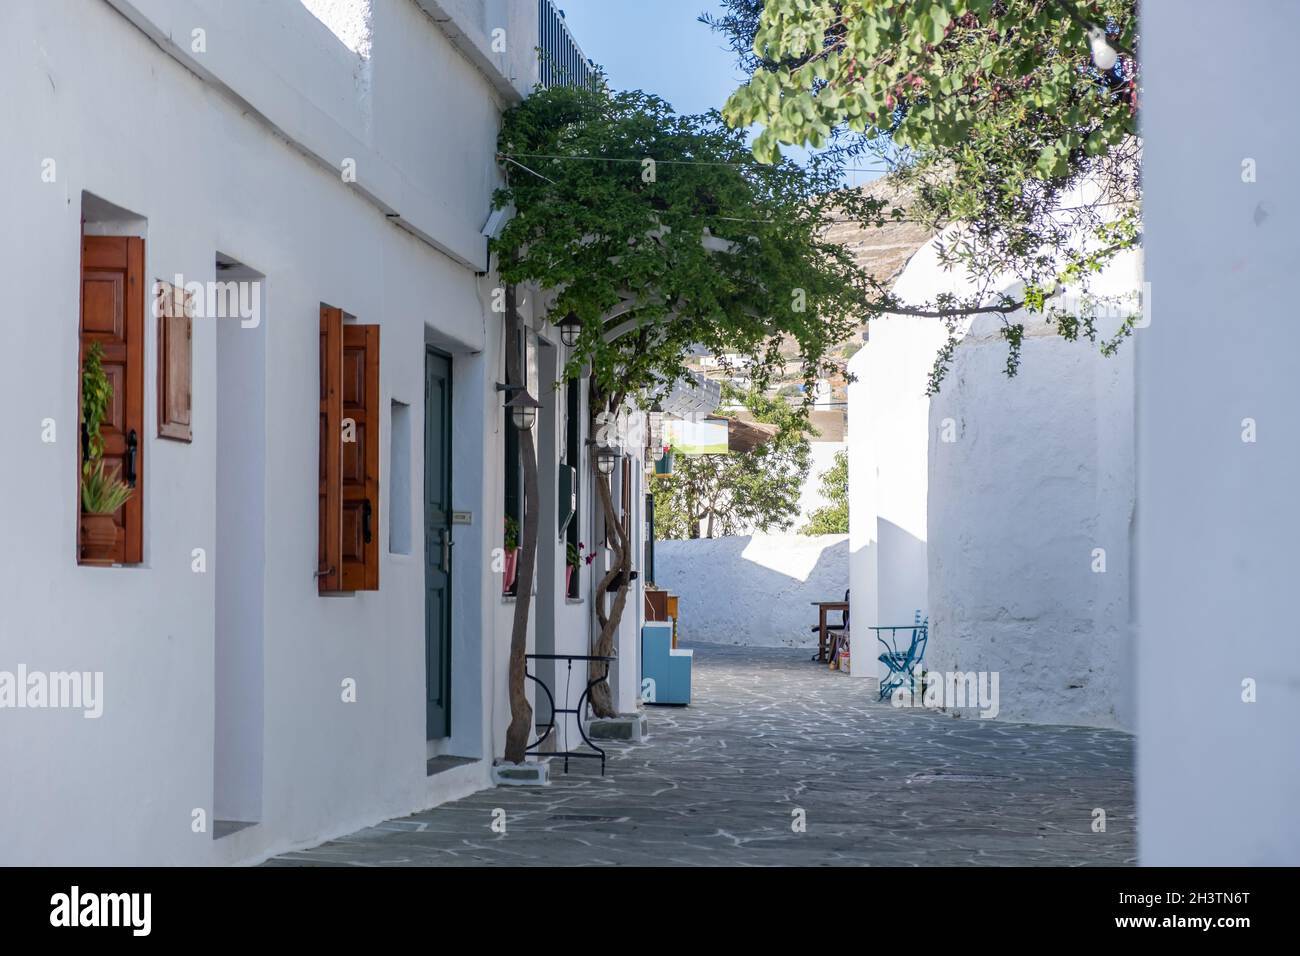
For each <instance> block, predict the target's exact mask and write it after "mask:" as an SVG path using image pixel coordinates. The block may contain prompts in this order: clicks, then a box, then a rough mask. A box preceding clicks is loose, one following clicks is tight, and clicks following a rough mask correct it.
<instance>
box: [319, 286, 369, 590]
mask: <svg viewBox="0 0 1300 956" xmlns="http://www.w3.org/2000/svg"><path fill="white" fill-rule="evenodd" d="M343 319H344V313H343V312H342V310H340V309H335V308H331V307H330V306H324V305H323V306H321V339H320V340H321V362H320V374H321V399H320V400H321V413H320V430H321V431H320V448H321V452H320V493H319V498H320V546H319V549H318V550H319V553H318V560H319V568H318V572H319V574H318V577H319V581H320V590H321V591H322V592H325V591H373V590H378V588H379V421H380V412H379V326H377V325H345V324H344V322H343Z"/></svg>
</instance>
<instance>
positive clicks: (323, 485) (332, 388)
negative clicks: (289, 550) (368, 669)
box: [316, 305, 343, 592]
mask: <svg viewBox="0 0 1300 956" xmlns="http://www.w3.org/2000/svg"><path fill="white" fill-rule="evenodd" d="M342 431H343V310H342V309H335V308H332V307H330V306H327V305H322V306H321V307H320V529H319V545H318V548H317V567H316V579H317V581H318V582H319V588H320V590H321V592H326V591H340V590H342V584H343V574H342V567H343V534H342V525H341V521H342V517H343V510H342V497H341V492H342V477H343V471H342V452H343V448H342V445H341V444H340V442H339V437H340V435H341V434H342Z"/></svg>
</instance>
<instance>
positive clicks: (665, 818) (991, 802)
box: [270, 645, 1136, 866]
mask: <svg viewBox="0 0 1300 956" xmlns="http://www.w3.org/2000/svg"><path fill="white" fill-rule="evenodd" d="M808 656H809V655H808V652H806V651H799V650H794V651H792V650H788V649H778V650H759V649H754V648H739V647H726V646H719V645H696V650H695V687H694V703H693V704H692V706H691V707H689V708H685V709H680V708H676V709H675V708H653V707H652V708H650V709H649V711H648V720H649V725H650V737H649V739H648V740H647V741H646V742H644V743H641V744H625V743H624V744H620V743H612V744H611V745H610V748H609V749H610V753H611V760H610V763H609V767H608V770H607V774H606V776H605V777H604V778H602V777H601V776H600V772H599V768H598V766H593V765H594V764H595V763H596V762H595V761H575V762H574V763H573V764H572V765H571V768H572V771H573V772H571V773H570V774H568V775H567V776H566V775H565V774H564V773H563V772H562V769H561V768H560V766H558V765H553V767H552V770H553V771H556V772H555V773H554V777H553V780H554V783H553V784H552V785H551V786H549V787H545V788H542V787H538V788H500V789H496V790H488V791H484V792H481V793H477V794H474V795H473V796H470V797H467V798H466V799H463V800H458V801H456V802H454V803H450V804H444V805H442V806H439V807H435V808H433V809H431V810H427V811H425V812H423V813H417V814H415V815H413V816H410V817H406V818H403V819H401V820H391V821H388V822H387V823H383V824H380V825H379V826H376V827H370V828H368V829H365V830H361V831H359V832H357V833H354V834H351V835H349V836H347V837H344V838H342V839H339V840H334V841H331V842H329V843H326V844H324V845H322V846H319V847H316V848H314V849H311V850H307V851H303V852H298V853H291V854H287V855H285V856H282V857H278V858H276V859H275V860H272V861H270V865H290V866H293V865H340V864H343V865H346V864H353V865H363V866H474V865H483V864H506V865H576V864H584V865H597V866H607V865H616V864H637V865H665V866H684V865H685V866H693V865H710V864H716V865H751V866H755V865H756V866H763V865H774V864H775V865H858V864H870V865H883V866H890V865H893V866H898V865H903V866H908V865H933V864H940V865H944V864H980V865H1001V864H1030V865H1064V866H1076V865H1096V864H1107V865H1114V864H1124V863H1133V862H1134V856H1135V852H1136V851H1135V838H1134V807H1133V769H1132V767H1133V738H1132V737H1130V736H1129V735H1127V734H1123V733H1119V732H1116V731H1106V730H1090V729H1084V728H1077V727H1039V726H1031V725H1024V724H1006V723H1002V722H999V721H992V720H977V719H954V718H952V717H949V716H945V715H942V714H937V713H930V712H925V711H920V710H903V709H894V708H892V707H890V706H889V705H888V704H879V703H876V702H874V701H873V699H872V698H873V697H874V694H872V693H870V692H869V687H868V685H867V682H866V681H861V680H854V679H852V678H849V677H845V676H842V675H839V674H835V673H830V672H828V671H827V670H826V669H825V668H824V667H821V666H818V665H815V664H812V663H809V661H808ZM497 807H500V808H503V809H504V810H505V811H506V833H505V834H504V835H501V834H496V833H493V832H492V830H491V829H490V827H489V824H490V823H491V820H492V811H493V809H494V808H497ZM1095 807H1101V808H1104V809H1105V811H1106V815H1107V820H1106V823H1107V828H1106V832H1105V833H1094V832H1092V828H1091V824H1092V820H1093V816H1092V811H1093V808H1095ZM796 809H802V810H803V811H805V814H806V820H807V829H806V832H803V833H796V832H794V831H793V830H792V827H791V823H792V821H793V820H794V815H793V812H792V811H794V810H796Z"/></svg>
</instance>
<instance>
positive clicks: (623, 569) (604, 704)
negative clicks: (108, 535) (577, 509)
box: [587, 389, 632, 717]
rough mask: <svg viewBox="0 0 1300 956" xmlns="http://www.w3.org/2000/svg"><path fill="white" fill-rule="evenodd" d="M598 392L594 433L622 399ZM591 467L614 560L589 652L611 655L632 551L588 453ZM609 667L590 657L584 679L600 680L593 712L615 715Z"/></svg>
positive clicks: (604, 478)
mask: <svg viewBox="0 0 1300 956" xmlns="http://www.w3.org/2000/svg"><path fill="white" fill-rule="evenodd" d="M597 399H598V395H597V393H596V391H595V390H594V389H593V390H592V392H591V401H590V406H591V421H592V429H591V433H592V434H593V435H594V434H597V429H598V428H599V427H600V426H599V423H598V422H597V420H596V419H597V416H598V415H599V414H600V412H601V410H609V411H613V410H616V406H617V405H619V404H622V402H621V399H620V400H616V401H613V402H610V404H611V405H614V406H615V409H606V408H605V405H606V403H605V401H604V400H599V401H598V400H597ZM591 468H592V477H593V482H592V483H593V484H594V485H595V488H596V494H597V497H598V498H599V499H600V504H601V511H602V512H603V513H604V516H605V529H606V537H607V538H608V540H609V544H610V546H611V547H612V548H613V550H614V561H613V563H612V565H611V566H610V569H609V570H608V571H606V572H605V573H604V575H603V576H602V577H601V579H600V583H599V584H598V585H597V586H596V595H595V602H594V603H595V607H596V619H597V621H599V623H600V636H599V637H597V639H596V641H595V644H594V646H593V647H592V649H591V653H592V654H593V655H596V656H601V657H610V656H612V655H613V653H614V636H615V635H616V634H617V633H618V625H619V622H620V621H621V620H622V619H623V608H624V607H625V606H626V604H627V592H628V588H629V587H630V585H631V582H630V581H629V580H628V572H629V571H631V557H632V555H631V551H632V549H631V548H629V547H628V543H627V539H628V531H629V530H630V529H627V528H625V527H624V526H623V525H622V524H621V523H620V522H619V520H618V516H617V515H616V514H615V513H614V496H613V494H612V493H611V491H610V488H609V482H610V477H609V476H608V475H602V474H601V473H600V471H599V469H597V468H596V460H595V456H592V457H591ZM619 575H622V579H621V580H620V582H619V586H618V591H617V592H616V593H615V595H614V604H613V606H612V607H611V608H610V610H609V613H608V614H606V613H605V595H606V594H607V593H608V592H607V590H606V589H607V588H608V587H609V586H610V585H611V584H613V583H614V581H615V580H616V579H618V578H619ZM608 673H609V667H608V666H607V665H606V663H604V662H602V661H592V662H591V665H590V666H589V667H588V669H587V679H588V680H589V681H590V680H597V679H599V682H598V683H597V684H595V685H594V686H593V687H592V688H591V695H590V697H589V698H588V699H589V700H590V701H591V709H592V712H593V713H594V714H595V715H596V716H597V717H617V716H618V710H617V708H615V706H614V694H613V691H612V690H611V689H610V686H609V680H608Z"/></svg>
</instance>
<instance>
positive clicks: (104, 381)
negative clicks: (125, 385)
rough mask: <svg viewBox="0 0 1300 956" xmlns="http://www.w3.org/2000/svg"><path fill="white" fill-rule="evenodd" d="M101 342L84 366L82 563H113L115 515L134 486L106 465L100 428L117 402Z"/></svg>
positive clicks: (82, 391)
mask: <svg viewBox="0 0 1300 956" xmlns="http://www.w3.org/2000/svg"><path fill="white" fill-rule="evenodd" d="M103 357H104V352H103V349H101V348H100V345H99V343H98V342H94V343H92V344H91V346H90V348H89V349H87V350H86V358H85V361H83V362H82V366H81V429H82V431H81V454H82V459H83V462H82V466H81V528H80V530H81V563H82V564H93V565H100V566H106V565H110V564H112V563H113V552H114V549H115V547H116V545H117V521H116V520H115V517H114V516H115V515H116V514H117V512H118V509H120V508H121V507H122V505H124V504H126V502H127V499H129V498H130V497H131V486H130V485H128V484H127V483H126V482H124V481H121V480H120V479H119V478H118V477H117V473H116V472H109V471H108V470H107V466H106V463H105V462H104V459H103V455H104V437H103V435H102V434H101V432H100V427H101V425H102V424H103V422H104V418H105V416H106V415H107V414H108V407H109V404H110V402H111V401H112V399H113V385H112V383H111V382H110V381H109V380H108V376H107V375H106V374H105V373H104V368H103V365H102V360H103Z"/></svg>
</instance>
